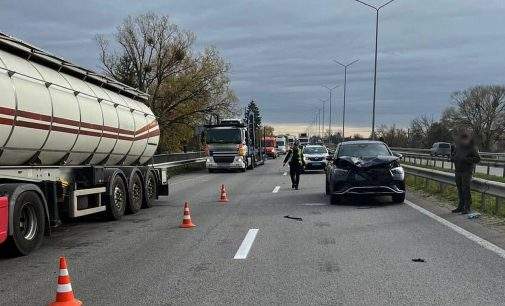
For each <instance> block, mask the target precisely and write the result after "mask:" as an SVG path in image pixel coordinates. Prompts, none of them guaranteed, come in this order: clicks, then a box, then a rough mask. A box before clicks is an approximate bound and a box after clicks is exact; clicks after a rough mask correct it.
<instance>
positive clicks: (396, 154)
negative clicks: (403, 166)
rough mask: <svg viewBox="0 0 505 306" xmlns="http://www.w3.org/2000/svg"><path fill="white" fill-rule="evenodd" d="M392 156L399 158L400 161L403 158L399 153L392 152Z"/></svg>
mask: <svg viewBox="0 0 505 306" xmlns="http://www.w3.org/2000/svg"><path fill="white" fill-rule="evenodd" d="M393 155H394V156H396V157H398V158H400V159H401V158H402V157H403V155H402V154H401V153H396V152H394V153H393Z"/></svg>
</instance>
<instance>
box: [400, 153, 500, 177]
mask: <svg viewBox="0 0 505 306" xmlns="http://www.w3.org/2000/svg"><path fill="white" fill-rule="evenodd" d="M399 153H400V152H399ZM401 153H402V158H401V160H402V161H404V162H408V163H411V164H414V165H417V164H419V165H421V166H422V165H424V166H431V167H439V168H443V169H450V170H454V163H452V162H451V161H450V160H449V158H444V157H438V156H430V155H427V154H420V153H408V152H401ZM446 166H449V168H447V167H446ZM477 166H478V167H484V171H480V170H482V169H481V168H479V169H477V170H476V172H479V173H485V174H487V175H495V176H502V177H505V161H501V160H496V159H486V158H482V159H481V161H480V163H478V164H477ZM478 167H477V168H478ZM492 168H495V169H492Z"/></svg>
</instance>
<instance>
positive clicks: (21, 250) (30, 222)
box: [6, 190, 46, 255]
mask: <svg viewBox="0 0 505 306" xmlns="http://www.w3.org/2000/svg"><path fill="white" fill-rule="evenodd" d="M12 222H13V228H14V231H13V233H12V236H11V237H9V240H8V242H7V244H6V248H7V251H8V252H9V253H10V254H12V255H28V254H29V253H30V252H32V251H33V250H35V249H37V248H38V247H39V246H40V245H41V244H42V240H43V238H44V230H45V227H46V222H45V218H44V208H43V204H42V200H41V199H40V197H39V196H38V194H37V193H36V192H35V191H30V190H29V191H24V192H22V193H21V194H20V195H19V196H18V197H17V199H16V203H15V204H14V212H13V218H12Z"/></svg>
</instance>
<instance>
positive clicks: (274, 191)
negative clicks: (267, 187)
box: [272, 186, 281, 193]
mask: <svg viewBox="0 0 505 306" xmlns="http://www.w3.org/2000/svg"><path fill="white" fill-rule="evenodd" d="M279 189H281V186H275V188H274V190H272V193H277V192H279Z"/></svg>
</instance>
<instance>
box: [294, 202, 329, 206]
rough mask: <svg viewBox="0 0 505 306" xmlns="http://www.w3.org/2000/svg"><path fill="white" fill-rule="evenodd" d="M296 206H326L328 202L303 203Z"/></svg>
mask: <svg viewBox="0 0 505 306" xmlns="http://www.w3.org/2000/svg"><path fill="white" fill-rule="evenodd" d="M298 206H328V203H303V204H298Z"/></svg>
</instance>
